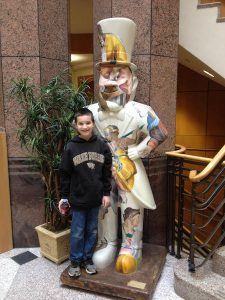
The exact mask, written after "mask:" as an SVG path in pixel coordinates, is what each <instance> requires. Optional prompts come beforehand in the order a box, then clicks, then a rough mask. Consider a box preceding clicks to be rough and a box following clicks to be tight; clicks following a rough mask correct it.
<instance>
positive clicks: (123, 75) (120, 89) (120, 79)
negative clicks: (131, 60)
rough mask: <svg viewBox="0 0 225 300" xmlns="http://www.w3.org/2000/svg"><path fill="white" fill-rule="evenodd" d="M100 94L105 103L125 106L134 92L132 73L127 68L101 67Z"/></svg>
mask: <svg viewBox="0 0 225 300" xmlns="http://www.w3.org/2000/svg"><path fill="white" fill-rule="evenodd" d="M99 88H100V94H101V95H102V98H103V99H104V100H105V101H110V102H114V103H116V104H117V105H119V106H124V105H125V104H126V102H128V101H129V98H130V95H131V92H132V73H131V71H130V69H129V68H128V67H126V66H101V69H100V78H99Z"/></svg>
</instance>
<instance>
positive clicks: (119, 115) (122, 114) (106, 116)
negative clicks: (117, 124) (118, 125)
mask: <svg viewBox="0 0 225 300" xmlns="http://www.w3.org/2000/svg"><path fill="white" fill-rule="evenodd" d="M98 118H99V121H104V120H105V119H109V118H114V119H117V120H120V121H123V120H124V118H125V111H124V108H122V109H121V110H120V111H117V112H114V111H109V112H105V111H102V110H100V111H99V112H98Z"/></svg>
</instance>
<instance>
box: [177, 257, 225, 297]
mask: <svg viewBox="0 0 225 300" xmlns="http://www.w3.org/2000/svg"><path fill="white" fill-rule="evenodd" d="M196 261H197V263H199V262H200V261H199V260H196ZM224 281H225V280H224V277H222V276H220V275H218V274H217V273H214V272H213V271H212V261H211V260H210V261H208V262H206V263H205V264H204V265H203V266H202V267H200V268H197V269H196V271H195V273H191V272H189V271H188V260H187V259H180V260H178V262H177V263H176V264H175V266H174V289H175V292H176V293H177V295H179V296H180V297H182V298H184V299H185V300H193V299H198V300H222V299H223V300H224V299H225V285H224Z"/></svg>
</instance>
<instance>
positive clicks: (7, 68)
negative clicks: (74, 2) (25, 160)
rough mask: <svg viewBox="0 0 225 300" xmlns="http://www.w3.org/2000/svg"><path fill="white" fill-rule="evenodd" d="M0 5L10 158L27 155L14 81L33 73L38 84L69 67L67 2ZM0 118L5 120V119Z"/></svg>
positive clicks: (3, 104)
mask: <svg viewBox="0 0 225 300" xmlns="http://www.w3.org/2000/svg"><path fill="white" fill-rule="evenodd" d="M3 2H4V5H3ZM0 5H1V16H2V20H1V22H2V26H1V61H2V64H1V66H2V70H1V72H0V73H1V75H0V76H1V77H2V90H3V97H2V99H1V102H0V103H1V104H0V111H1V110H2V114H1V115H3V116H4V120H5V122H4V127H5V128H6V133H7V139H8V153H9V157H26V156H27V153H26V152H24V151H23V150H22V149H21V148H20V145H19V143H18V141H17V138H16V130H17V120H18V118H19V117H20V114H19V112H18V111H19V109H18V105H17V104H16V103H15V100H14V99H12V98H11V97H10V94H9V91H10V87H11V80H12V79H13V78H17V77H18V76H30V77H31V78H32V79H33V81H34V83H35V84H44V83H46V82H47V81H48V80H49V79H50V78H51V77H52V76H54V75H56V74H57V73H58V72H59V71H61V70H63V69H65V68H67V67H68V19H67V10H68V7H67V1H63V0H48V1H44V0H38V1H37V0H17V1H15V0H9V1H3V0H0ZM1 77H0V79H1ZM0 121H1V122H3V121H2V118H1V119H0Z"/></svg>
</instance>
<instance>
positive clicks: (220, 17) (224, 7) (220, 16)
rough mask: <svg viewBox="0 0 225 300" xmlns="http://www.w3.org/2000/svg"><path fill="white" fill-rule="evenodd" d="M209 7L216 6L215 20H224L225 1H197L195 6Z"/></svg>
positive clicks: (219, 21)
mask: <svg viewBox="0 0 225 300" xmlns="http://www.w3.org/2000/svg"><path fill="white" fill-rule="evenodd" d="M211 7H218V16H217V19H216V21H217V22H218V23H221V22H225V3H221V2H211V3H207V2H205V3H201V2H200V3H199V4H198V5H197V8H200V9H202V8H211Z"/></svg>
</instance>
